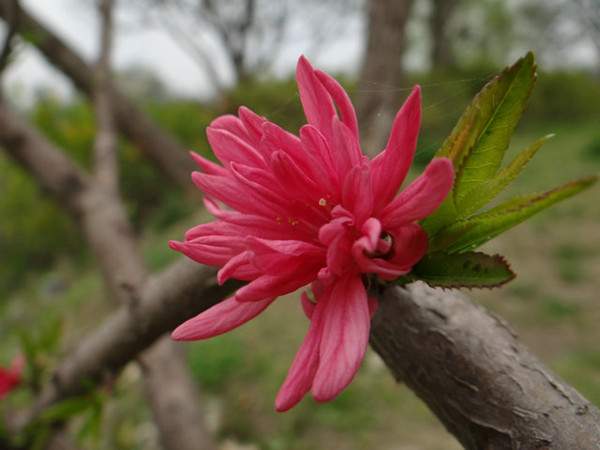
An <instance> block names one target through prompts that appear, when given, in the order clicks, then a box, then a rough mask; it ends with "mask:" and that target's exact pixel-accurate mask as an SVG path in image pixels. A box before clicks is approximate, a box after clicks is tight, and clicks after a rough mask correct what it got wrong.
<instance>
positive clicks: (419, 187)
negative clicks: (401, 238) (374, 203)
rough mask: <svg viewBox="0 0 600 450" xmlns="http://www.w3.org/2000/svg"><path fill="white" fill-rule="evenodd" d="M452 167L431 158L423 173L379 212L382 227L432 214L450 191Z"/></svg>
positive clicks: (449, 164)
mask: <svg viewBox="0 0 600 450" xmlns="http://www.w3.org/2000/svg"><path fill="white" fill-rule="evenodd" d="M453 181H454V168H453V166H452V162H451V161H450V160H449V159H448V158H435V159H434V160H433V161H431V162H430V163H429V165H428V166H427V168H426V169H425V172H423V173H422V174H421V176H419V177H418V178H417V179H416V180H415V181H413V182H412V183H411V184H410V185H409V186H408V187H407V188H406V189H405V190H404V191H402V192H401V193H400V194H399V195H398V196H397V197H396V198H395V199H394V200H393V201H392V202H391V203H390V204H388V205H387V206H386V207H385V208H384V209H383V211H382V212H381V221H382V222H383V225H384V228H385V229H388V228H395V227H397V226H400V225H402V224H406V223H410V222H414V221H415V220H421V219H424V218H425V217H427V216H428V215H430V214H431V213H433V212H434V211H435V210H436V209H437V208H438V207H439V206H440V204H441V203H442V202H443V201H444V199H445V198H446V195H448V192H450V190H451V189H452V183H453Z"/></svg>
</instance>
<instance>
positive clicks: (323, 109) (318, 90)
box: [296, 56, 336, 140]
mask: <svg viewBox="0 0 600 450" xmlns="http://www.w3.org/2000/svg"><path fill="white" fill-rule="evenodd" d="M296 81H297V83H298V91H299V92H300V101H301V102H302V107H303V108H304V114H305V115H306V119H307V120H308V123H310V124H311V125H314V126H315V127H317V128H318V129H319V131H320V132H321V133H323V135H324V136H325V139H328V140H329V139H330V137H331V119H332V118H333V117H334V116H335V115H336V112H335V108H334V107H333V102H332V101H331V97H330V96H329V93H328V92H327V90H326V89H325V88H324V87H323V84H321V82H320V81H319V79H318V78H317V76H316V75H315V71H314V69H313V68H312V66H311V65H310V63H309V62H308V60H307V59H306V58H305V57H304V56H301V57H300V58H299V59H298V65H297V66H296Z"/></svg>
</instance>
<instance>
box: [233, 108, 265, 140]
mask: <svg viewBox="0 0 600 450" xmlns="http://www.w3.org/2000/svg"><path fill="white" fill-rule="evenodd" d="M238 115H239V117H240V120H241V121H242V124H243V125H244V128H245V129H246V132H247V133H248V141H249V142H250V144H252V145H254V146H257V145H258V144H259V142H260V140H261V138H262V135H263V131H262V125H263V123H265V122H266V119H265V118H264V117H261V116H259V115H258V114H256V113H255V112H253V111H251V110H250V109H248V108H246V107H245V106H241V107H240V108H239V109H238Z"/></svg>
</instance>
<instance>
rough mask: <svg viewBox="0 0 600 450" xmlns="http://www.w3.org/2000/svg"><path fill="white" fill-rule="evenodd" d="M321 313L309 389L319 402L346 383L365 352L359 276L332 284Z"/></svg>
mask: <svg viewBox="0 0 600 450" xmlns="http://www.w3.org/2000/svg"><path fill="white" fill-rule="evenodd" d="M319 303H320V299H319ZM319 303H317V305H318V304H319ZM323 314H324V317H323V331H322V334H321V344H320V347H319V353H320V357H319V368H318V369H317V373H316V374H315V378H314V381H313V386H312V392H313V396H314V398H315V399H316V400H317V401H321V402H324V401H328V400H331V399H332V398H334V397H335V396H337V395H338V394H339V393H340V392H341V391H342V390H343V389H344V388H345V387H346V386H348V384H350V382H351V381H352V379H353V378H354V375H355V374H356V372H357V370H358V368H359V367H360V364H361V362H362V360H363V357H364V355H365V351H366V350H367V343H368V341H369V329H370V315H369V306H368V302H367V292H366V290H365V287H364V285H363V283H362V280H361V278H360V276H347V277H345V278H343V279H341V280H338V281H337V282H336V284H334V286H333V290H332V292H331V297H330V298H329V301H328V302H327V304H326V306H325V311H324V313H323Z"/></svg>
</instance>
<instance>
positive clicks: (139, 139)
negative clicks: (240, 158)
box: [0, 0, 194, 190]
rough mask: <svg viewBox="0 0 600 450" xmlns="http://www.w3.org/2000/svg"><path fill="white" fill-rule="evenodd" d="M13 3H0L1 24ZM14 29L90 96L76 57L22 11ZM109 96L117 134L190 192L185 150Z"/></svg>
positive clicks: (90, 78)
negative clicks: (118, 132)
mask: <svg viewBox="0 0 600 450" xmlns="http://www.w3.org/2000/svg"><path fill="white" fill-rule="evenodd" d="M14 1H15V0H0V17H1V18H2V19H3V20H4V21H8V20H10V11H11V10H12V7H13V4H14ZM18 25H19V28H18V32H19V33H20V34H21V36H23V37H24V38H25V39H27V40H28V41H29V42H30V43H31V44H32V45H34V46H36V47H37V49H38V50H39V51H40V52H41V53H42V55H43V56H44V57H45V58H46V59H47V60H48V62H50V64H52V65H53V66H55V67H56V68H57V69H58V70H60V71H61V72H62V73H64V74H65V75H66V76H67V77H68V78H70V79H71V81H72V82H73V84H74V85H75V86H76V87H77V88H78V89H79V90H80V91H81V92H82V93H84V94H85V95H87V96H90V97H91V96H93V92H94V74H93V70H92V68H91V67H90V65H89V64H88V63H87V62H86V61H85V60H84V59H83V58H82V57H81V56H80V55H78V54H77V53H76V52H75V51H74V50H73V49H71V48H70V47H69V46H68V45H67V44H66V43H65V42H64V41H63V40H62V39H61V38H59V37H58V36H57V35H56V34H54V32H52V31H51V30H50V29H49V28H47V27H46V26H45V25H44V24H42V23H41V22H39V21H38V20H37V19H36V18H34V17H33V16H32V15H30V14H29V13H28V12H27V11H26V10H24V9H23V8H21V9H20V11H19V22H18ZM111 92H112V97H113V103H114V114H115V120H116V125H117V126H118V128H119V130H120V132H121V133H123V134H124V135H125V136H126V137H127V138H128V139H129V140H130V141H131V142H132V143H133V144H135V145H136V146H137V147H138V148H139V149H140V150H141V151H142V152H143V153H145V154H146V156H147V157H148V158H149V159H150V160H151V161H153V162H154V163H155V165H156V167H157V168H158V169H159V170H160V171H161V172H162V173H163V174H164V175H166V176H167V177H168V178H169V179H171V180H172V181H174V182H175V183H177V184H178V185H179V186H181V187H183V188H184V189H186V190H190V189H191V186H192V184H191V183H190V181H189V174H190V172H191V171H192V170H194V166H193V163H192V162H191V160H190V159H189V158H188V157H187V152H186V151H185V148H184V147H183V146H182V145H180V144H179V143H178V142H176V141H175V139H173V137H172V136H170V135H169V134H168V133H166V132H164V131H163V130H161V129H160V128H159V127H158V125H156V124H155V123H154V122H153V121H152V120H151V119H150V118H149V117H148V116H147V115H146V114H144V113H143V112H142V111H140V110H139V109H138V108H137V107H136V106H135V105H134V104H133V103H132V102H131V101H130V100H129V99H127V97H125V96H124V95H123V94H121V93H120V92H118V91H117V90H116V89H114V87H113V88H112V89H111Z"/></svg>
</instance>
